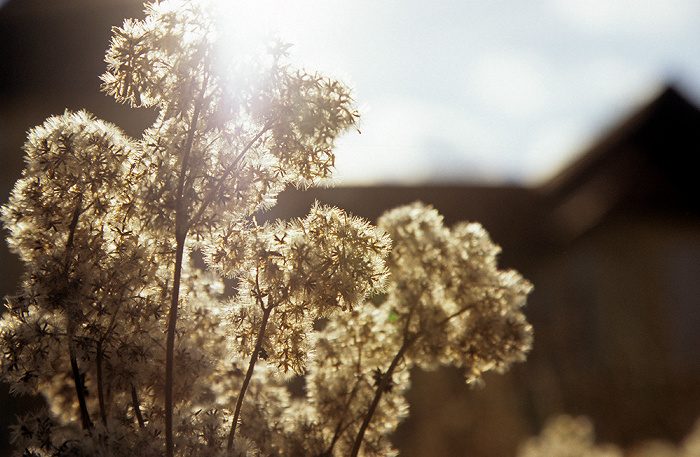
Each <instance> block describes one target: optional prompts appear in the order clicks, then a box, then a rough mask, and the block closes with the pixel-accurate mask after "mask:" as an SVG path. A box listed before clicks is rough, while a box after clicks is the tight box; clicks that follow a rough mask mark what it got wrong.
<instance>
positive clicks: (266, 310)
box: [226, 303, 274, 450]
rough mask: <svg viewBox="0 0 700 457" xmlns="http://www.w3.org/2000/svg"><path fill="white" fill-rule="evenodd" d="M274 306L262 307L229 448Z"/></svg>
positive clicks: (228, 447) (229, 440) (227, 446)
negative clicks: (260, 319) (261, 315)
mask: <svg viewBox="0 0 700 457" xmlns="http://www.w3.org/2000/svg"><path fill="white" fill-rule="evenodd" d="M273 308H274V306H273V305H271V304H269V303H268V306H266V307H263V317H262V322H261V323H260V330H259V331H258V337H257V340H256V341H255V349H254V350H253V355H251V356H250V364H249V365H248V371H247V372H246V374H245V379H244V380H243V385H242V386H241V392H240V393H239V394H238V399H237V400H236V410H235V411H234V413H233V422H232V423H231V432H230V433H229V435H228V442H227V443H226V448H227V449H229V450H230V449H231V447H232V446H233V438H234V437H235V435H236V426H237V425H238V418H239V417H240V415H241V408H242V407H243V397H245V394H246V391H247V390H248V384H250V379H251V378H252V377H253V370H254V369H255V363H256V362H257V361H258V355H259V354H260V352H261V350H262V345H263V339H264V337H265V328H266V327H267V321H268V319H269V318H270V313H271V312H272V309H273Z"/></svg>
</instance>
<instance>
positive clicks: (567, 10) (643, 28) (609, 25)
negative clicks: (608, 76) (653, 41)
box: [548, 0, 700, 36]
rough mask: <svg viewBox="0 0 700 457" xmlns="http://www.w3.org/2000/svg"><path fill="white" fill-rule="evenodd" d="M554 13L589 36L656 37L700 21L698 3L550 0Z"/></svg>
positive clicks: (679, 0) (691, 0) (687, 0)
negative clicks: (627, 35) (699, 18)
mask: <svg viewBox="0 0 700 457" xmlns="http://www.w3.org/2000/svg"><path fill="white" fill-rule="evenodd" d="M548 3H549V4H550V6H551V7H552V10H553V11H554V12H555V13H556V14H558V15H559V17H561V18H563V19H564V20H566V21H567V22H568V23H569V24H571V25H574V26H577V27H580V28H581V29H583V30H584V31H585V32H587V33H595V34H607V35H617V34H632V35H633V36H641V35H644V36H654V35H655V34H658V33H668V32H670V31H673V29H674V28H678V27H687V26H688V25H690V24H691V23H692V22H697V17H698V14H699V13H700V3H699V2H697V1H695V0H672V1H671V0H548Z"/></svg>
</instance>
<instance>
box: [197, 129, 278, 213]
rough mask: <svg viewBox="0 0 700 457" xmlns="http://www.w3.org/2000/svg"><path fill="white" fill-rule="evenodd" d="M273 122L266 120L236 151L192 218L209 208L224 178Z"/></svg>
mask: <svg viewBox="0 0 700 457" xmlns="http://www.w3.org/2000/svg"><path fill="white" fill-rule="evenodd" d="M272 125H273V123H272V122H268V123H267V124H265V125H264V126H263V127H262V129H260V131H259V132H258V133H257V135H255V136H254V137H253V139H251V140H250V141H249V142H248V144H246V145H245V147H244V148H243V149H242V150H241V152H239V153H238V155H237V156H236V157H235V158H234V159H233V161H232V162H231V164H230V165H229V166H228V167H226V169H225V170H224V172H223V174H222V175H221V178H219V179H218V182H217V184H216V186H214V187H213V188H212V189H211V191H210V192H209V194H208V195H207V197H206V199H205V200H204V201H203V202H202V205H201V206H200V207H199V210H198V211H197V214H196V215H195V217H193V218H192V220H199V219H200V218H201V217H202V215H203V214H204V212H205V211H206V210H207V208H209V205H210V204H211V202H212V201H214V198H215V197H216V195H217V194H219V193H220V192H221V190H222V189H223V186H224V184H225V182H226V179H227V178H228V176H229V175H230V174H231V173H233V171H234V170H235V169H236V166H238V163H239V162H240V161H241V160H242V159H243V157H244V156H245V155H246V154H247V153H248V151H250V149H252V147H253V146H254V145H255V143H257V142H258V140H260V138H262V136H263V135H264V134H265V132H267V131H268V130H270V129H271V128H272Z"/></svg>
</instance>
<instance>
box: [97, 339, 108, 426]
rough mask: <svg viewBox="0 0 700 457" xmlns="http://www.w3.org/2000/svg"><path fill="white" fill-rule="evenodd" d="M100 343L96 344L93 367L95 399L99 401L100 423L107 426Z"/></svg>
mask: <svg viewBox="0 0 700 457" xmlns="http://www.w3.org/2000/svg"><path fill="white" fill-rule="evenodd" d="M102 356H103V353H102V345H101V344H99V345H98V346H97V354H96V355H95V368H96V371H97V373H96V374H97V399H98V401H99V403H100V418H101V419H102V425H104V426H105V428H107V412H106V409H105V394H104V387H103V377H102Z"/></svg>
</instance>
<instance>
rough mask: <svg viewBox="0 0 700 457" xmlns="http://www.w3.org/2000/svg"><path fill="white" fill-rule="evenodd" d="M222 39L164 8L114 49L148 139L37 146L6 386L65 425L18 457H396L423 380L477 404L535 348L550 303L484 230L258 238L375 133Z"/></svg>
mask: <svg viewBox="0 0 700 457" xmlns="http://www.w3.org/2000/svg"><path fill="white" fill-rule="evenodd" d="M222 25H225V24H222V23H221V21H219V20H217V17H216V11H215V9H214V6H213V5H212V4H209V3H207V2H206V1H184V0H164V1H161V2H156V3H153V4H150V5H147V7H146V15H145V18H144V19H143V20H127V21H125V22H124V24H123V26H121V27H116V28H114V30H113V32H114V36H113V39H112V42H111V44H110V48H109V49H108V51H107V57H106V62H107V72H106V73H105V75H103V78H102V79H103V83H104V90H105V92H107V93H108V94H110V95H112V96H114V97H115V98H116V99H117V100H118V101H120V102H123V103H128V104H130V105H131V106H133V107H152V108H154V109H157V110H158V113H159V115H158V118H157V120H156V121H155V122H154V124H153V125H152V126H150V127H149V128H147V129H146V130H145V131H144V133H143V135H142V137H140V138H130V137H128V136H127V135H125V134H124V133H123V132H122V131H121V130H119V129H118V128H117V127H115V126H113V125H111V124H109V123H107V122H103V121H100V120H98V119H96V118H95V117H94V116H92V115H90V114H88V113H86V112H77V113H71V112H66V113H65V114H63V115H60V116H55V117H51V118H49V119H48V120H47V121H46V122H45V123H44V124H43V125H41V126H39V127H36V128H35V129H33V130H32V131H31V132H30V133H29V136H28V139H27V142H26V144H25V147H24V150H25V153H26V169H25V171H24V173H23V176H22V178H21V179H20V180H19V181H18V182H17V184H16V186H15V189H14V191H13V193H12V196H11V198H10V201H9V202H8V203H7V204H6V205H5V206H3V208H2V221H3V223H4V224H5V227H6V228H7V229H8V231H9V233H10V235H9V238H8V242H9V245H10V248H11V249H12V251H13V252H15V253H16V254H17V255H18V256H19V257H20V258H21V260H22V261H23V262H24V265H25V269H26V273H25V274H24V276H23V278H22V283H21V285H20V288H19V290H18V292H17V294H16V295H15V296H13V297H10V298H8V300H7V312H6V313H5V314H4V315H3V316H2V318H1V319H0V350H1V351H2V354H3V358H2V362H1V365H0V367H1V370H2V371H1V373H0V374H1V375H2V378H3V379H4V380H5V381H7V382H9V383H10V385H11V388H12V390H13V391H14V392H20V393H41V394H43V395H44V396H45V398H46V400H47V403H48V406H49V408H48V410H47V411H43V412H40V413H37V414H34V415H31V416H27V417H25V418H22V419H21V420H20V423H19V424H18V425H17V426H16V427H15V430H14V440H15V444H16V446H17V448H18V450H19V455H25V456H41V457H48V456H52V457H54V456H68V455H76V456H77V455H91V456H118V455H134V456H156V455H157V456H161V455H163V454H165V455H166V456H168V457H173V456H175V455H179V456H190V455H199V456H212V457H214V456H233V455H247V456H253V455H270V456H280V457H281V456H296V455H319V456H321V455H324V456H330V455H350V456H357V455H363V456H379V455H391V454H392V453H393V452H394V450H393V448H392V446H391V443H390V441H389V438H388V435H389V433H390V432H391V431H392V430H393V429H394V428H395V427H396V425H397V424H398V422H399V421H400V420H401V419H402V418H403V417H405V415H406V414H407V404H406V400H405V398H404V393H405V391H406V389H407V388H408V374H409V369H410V368H411V367H413V366H416V367H423V368H432V367H435V366H437V365H441V364H451V365H456V366H459V367H462V368H464V370H465V373H466V377H467V379H468V380H469V381H474V380H478V379H479V377H480V374H481V373H482V372H484V371H486V370H490V369H498V370H502V369H505V368H507V367H508V366H509V365H510V364H511V363H512V362H515V361H518V360H522V359H523V357H524V354H525V352H526V351H527V350H528V348H529V345H530V340H531V330H530V327H529V325H528V324H527V322H526V321H525V318H524V316H523V314H522V311H521V307H522V306H523V304H524V302H525V298H526V296H527V294H528V292H529V290H530V285H529V283H527V282H526V281H525V280H523V279H522V278H521V277H520V276H519V275H518V274H517V273H515V272H508V271H501V270H498V268H497V265H496V257H497V253H498V249H497V248H496V247H495V246H494V245H493V244H492V243H491V241H490V240H489V238H488V236H487V235H486V233H485V232H484V230H483V229H482V228H481V227H480V226H478V225H476V224H460V225H458V226H456V227H454V228H452V229H449V228H446V227H444V226H443V225H442V220H441V218H440V217H439V215H438V214H437V212H436V211H435V210H434V209H432V208H429V207H426V206H424V205H421V204H414V205H412V206H408V207H404V208H400V209H397V210H394V211H392V212H390V213H388V214H386V215H385V216H384V217H383V218H382V220H381V221H380V224H379V225H380V226H379V227H374V226H372V225H370V224H368V223H367V222H366V221H363V220H361V219H359V218H356V217H353V216H351V215H348V214H346V213H345V212H344V211H342V210H340V209H337V208H332V207H327V206H322V205H318V204H316V205H314V206H313V207H312V208H311V210H310V213H309V214H308V216H306V217H304V218H300V219H295V220H291V221H278V222H274V223H267V224H263V225H259V224H258V223H257V222H256V219H255V214H256V213H257V212H259V211H263V210H265V209H266V208H267V207H269V206H270V205H272V204H273V203H274V201H275V198H276V196H277V194H278V193H279V192H280V191H281V190H282V189H284V188H285V187H286V186H288V185H297V186H307V185H312V184H315V183H318V182H319V181H320V180H323V179H326V178H328V177H329V176H330V173H331V170H332V166H333V163H334V156H333V144H334V141H335V138H336V137H338V136H339V135H340V134H342V133H343V132H345V131H347V130H348V129H350V128H352V127H353V126H355V124H356V122H357V114H356V112H355V108H354V105H353V101H352V99H351V97H350V92H349V90H348V89H347V88H346V87H345V86H344V85H343V84H342V83H340V82H338V81H335V80H333V79H329V78H327V77H323V76H321V75H318V74H312V73H307V72H305V71H304V70H300V69H294V68H293V67H292V66H291V65H290V64H289V63H288V62H287V55H286V52H285V50H286V45H284V44H281V43H273V44H271V45H270V46H268V47H267V48H266V49H265V51H264V52H263V53H262V54H257V52H258V51H257V50H252V49H250V50H247V51H248V52H247V53H246V50H241V52H240V53H238V54H236V55H233V56H231V55H225V54H223V53H222V52H220V50H219V49H218V46H219V45H220V44H221V42H222V40H224V39H226V35H227V33H228V32H227V31H226V30H225V29H222V28H221V26H222ZM392 246H393V247H392ZM225 278H226V280H227V281H228V282H225ZM227 285H228V286H229V287H227ZM292 376H305V383H306V384H305V385H306V389H305V395H303V396H301V397H300V396H298V395H297V396H293V395H292V394H291V393H290V390H289V388H288V380H289V379H290V378H291V377H292Z"/></svg>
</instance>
